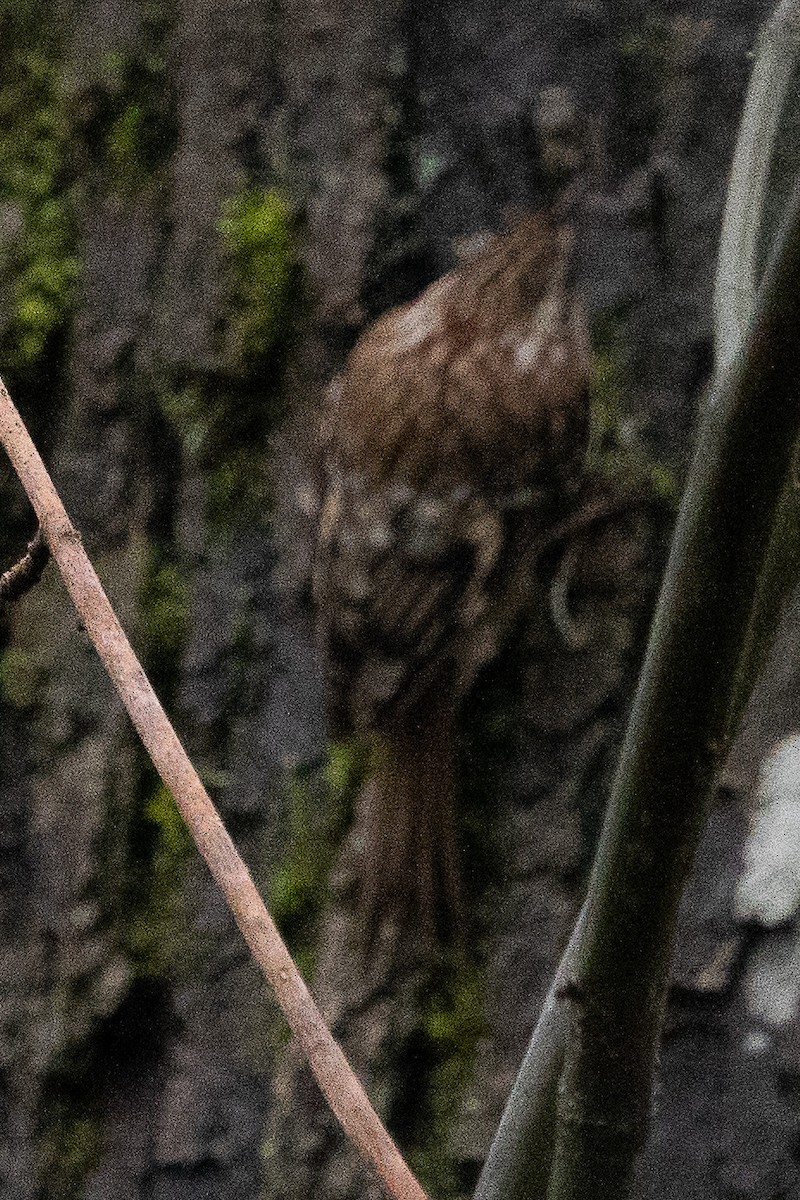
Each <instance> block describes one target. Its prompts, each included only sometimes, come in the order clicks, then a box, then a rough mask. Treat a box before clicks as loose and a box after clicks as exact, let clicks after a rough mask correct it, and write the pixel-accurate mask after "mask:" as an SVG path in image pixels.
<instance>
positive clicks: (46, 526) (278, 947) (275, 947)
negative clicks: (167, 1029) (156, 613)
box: [0, 380, 426, 1200]
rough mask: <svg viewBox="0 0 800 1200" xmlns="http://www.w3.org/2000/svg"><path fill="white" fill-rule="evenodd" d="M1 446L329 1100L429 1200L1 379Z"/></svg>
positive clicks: (383, 1172)
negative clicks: (241, 849)
mask: <svg viewBox="0 0 800 1200" xmlns="http://www.w3.org/2000/svg"><path fill="white" fill-rule="evenodd" d="M0 441H2V442H3V445H4V446H5V448H6V451H7V453H8V456H9V458H10V459H11V462H12V465H13V467H14V469H15V470H16V472H17V475H18V476H19V478H20V481H21V483H22V486H23V487H24V488H25V491H26V492H27V494H28V497H29V498H30V501H31V503H32V504H33V507H34V508H35V510H36V514H37V516H38V518H39V522H40V525H41V527H42V530H43V532H44V536H45V539H46V541H47V543H48V545H49V547H50V550H51V552H52V555H53V558H54V559H55V561H56V565H57V566H58V569H59V571H60V572H61V575H62V576H63V579H64V583H65V584H66V587H67V591H68V592H69V594H70V597H71V599H72V602H73V604H74V605H75V607H76V609H77V610H78V613H79V614H80V616H81V619H82V620H83V623H84V626H85V628H86V632H87V633H88V635H89V637H90V638H91V640H92V642H93V644H94V646H95V649H96V650H97V652H98V654H99V655H100V658H101V659H102V662H103V665H104V666H105V668H106V670H107V671H108V674H109V675H110V677H111V680H112V682H113V684H114V686H115V688H116V690H117V692H118V694H119V696H120V699H121V700H122V702H123V704H124V705H125V707H126V709H127V710H128V712H129V714H130V716H131V719H132V720H133V723H134V725H135V726H136V729H137V731H138V733H139V736H140V737H141V739H142V741H143V743H144V745H145V747H146V749H147V751H148V753H149V755H150V757H151V758H152V760H153V763H154V765H155V767H156V769H157V771H158V773H159V775H160V776H161V778H162V779H163V781H164V783H165V784H166V786H167V787H168V788H169V790H170V791H171V792H172V795H173V797H174V798H175V802H176V804H177V805H178V808H179V809H180V812H181V814H182V816H183V819H184V820H185V822H186V824H187V826H188V828H189V831H190V833H191V835H192V837H193V838H194V840H195V843H196V844H197V848H198V850H199V851H200V853H201V854H202V856H203V858H204V859H205V860H206V863H207V864H208V867H209V869H210V871H211V874H212V875H213V876H214V879H215V880H216V882H217V884H218V885H219V887H220V888H221V889H222V892H223V895H224V896H225V899H226V901H227V902H228V905H229V907H230V909H231V912H232V913H233V916H234V918H235V920H236V923H237V925H238V926H239V928H240V930H241V931H242V934H243V935H244V938H245V941H246V942H247V944H248V946H249V947H250V950H251V952H252V954H253V957H254V958H255V960H256V962H257V963H258V965H259V967H260V968H261V970H262V971H263V972H264V974H265V975H266V977H267V979H268V980H269V982H270V984H271V986H272V988H273V990H274V992H275V996H276V998H277V1000H278V1003H279V1005H280V1007H281V1009H282V1010H283V1013H284V1015H285V1017H286V1020H287V1021H288V1023H289V1027H290V1029H291V1030H292V1033H293V1034H294V1036H295V1037H296V1038H297V1041H298V1043H299V1045H300V1048H301V1049H302V1051H303V1053H304V1054H305V1055H306V1057H307V1059H308V1061H309V1063H310V1065H311V1069H312V1071H313V1072H314V1075H315V1076H316V1079H317V1082H318V1083H319V1086H320V1088H321V1090H322V1093H323V1095H324V1096H325V1099H326V1100H327V1102H328V1104H329V1105H330V1107H331V1109H332V1111H333V1112H334V1114H335V1115H336V1117H337V1119H338V1120H339V1123H340V1124H341V1126H342V1128H343V1130H344V1131H345V1133H346V1134H347V1135H348V1136H349V1137H350V1138H351V1139H352V1141H353V1143H354V1144H355V1146H356V1147H357V1149H358V1150H359V1152H360V1154H361V1155H362V1156H363V1157H364V1158H365V1159H366V1160H367V1161H368V1162H370V1163H371V1164H372V1165H373V1166H374V1168H375V1170H376V1171H377V1173H378V1175H379V1176H380V1178H381V1179H382V1180H383V1183H384V1184H385V1186H386V1189H387V1191H388V1192H389V1194H390V1195H391V1196H392V1197H394V1198H395V1200H426V1196H425V1193H424V1191H423V1190H422V1188H421V1187H420V1185H419V1183H418V1182H417V1180H416V1179H415V1178H414V1176H413V1174H412V1173H411V1171H410V1170H409V1168H408V1166H407V1165H406V1163H405V1162H404V1160H403V1158H402V1157H401V1155H400V1153H399V1151H398V1149H397V1147H396V1146H395V1144H394V1142H393V1141H392V1139H391V1137H390V1136H389V1134H388V1133H387V1131H386V1129H385V1128H384V1126H383V1124H382V1123H381V1121H380V1118H379V1117H378V1115H377V1113H376V1112H375V1110H374V1109H373V1108H372V1106H371V1104H370V1102H369V1100H368V1098H367V1095H366V1093H365V1091H364V1089H363V1087H362V1086H361V1084H360V1083H359V1081H358V1079H357V1078H356V1076H355V1074H354V1072H353V1070H352V1068H351V1067H350V1065H349V1063H348V1062H347V1059H346V1058H345V1056H344V1054H343V1053H342V1050H341V1048H340V1046H339V1045H338V1043H337V1042H336V1041H335V1040H334V1038H333V1037H332V1035H331V1033H330V1030H329V1029H328V1027H327V1025H326V1024H325V1022H324V1020H323V1018H322V1014H321V1013H320V1011H319V1009H318V1008H317V1006H316V1004H315V1002H314V1000H313V998H312V996H311V994H310V992H309V990H308V988H307V987H306V985H305V983H304V982H303V979H302V977H301V975H300V973H299V971H298V970H297V967H296V966H295V965H294V962H293V961H292V958H291V956H290V954H289V951H288V950H287V949H286V946H285V945H284V943H283V941H282V939H281V936H280V934H279V933H278V930H277V928H276V926H275V923H274V922H273V920H272V918H271V917H270V915H269V913H268V912H267V909H266V907H265V905H264V902H263V900H262V899H261V897H260V895H259V894H258V891H257V889H256V886H255V884H254V883H253V880H252V878H251V877H250V873H249V871H248V870H247V867H246V866H245V864H244V862H243V861H242V859H241V857H240V856H239V853H238V851H237V850H236V847H235V846H234V844H233V842H232V840H231V838H230V836H229V834H228V832H227V830H226V829H225V826H224V825H223V823H222V820H221V818H220V816H219V814H218V812H217V810H216V809H215V807H214V805H213V804H212V802H211V799H210V798H209V796H208V793H207V792H206V790H205V788H204V787H203V785H202V783H201V782H200V779H199V777H198V775H197V772H196V771H195V769H194V767H193V766H192V764H191V762H190V761H189V758H188V756H187V754H186V751H185V750H184V749H183V746H182V745H181V743H180V741H179V740H178V737H177V734H176V733H175V730H174V729H173V728H172V725H171V723H170V721H169V718H168V717H167V715H166V713H165V712H164V710H163V708H162V707H161V704H160V703H159V701H158V698H157V696H156V694H155V692H154V691H153V689H152V687H151V685H150V683H149V681H148V679H147V677H146V676H145V673H144V671H143V670H142V667H141V664H140V663H139V660H138V659H137V657H136V655H135V654H134V652H133V650H132V648H131V645H130V643H129V641H128V639H127V638H126V636H125V634H124V632H123V630H122V626H121V625H120V623H119V621H118V620H117V617H116V614H115V613H114V610H113V609H112V607H111V605H110V603H109V601H108V597H107V596H106V594H105V592H104V591H103V588H102V586H101V584H100V580H99V579H98V578H97V575H96V573H95V570H94V567H93V566H92V564H91V562H90V561H89V558H88V556H87V554H86V552H85V550H84V549H83V546H82V544H81V539H80V534H79V533H78V532H77V530H76V529H75V527H74V526H73V525H72V523H71V522H70V520H69V517H68V516H67V513H66V511H65V509H64V506H63V504H62V503H61V500H60V498H59V496H58V493H57V492H56V490H55V488H54V486H53V483H52V480H51V479H50V476H49V475H48V473H47V470H46V468H45V465H44V463H43V462H42V460H41V458H40V456H39V453H38V451H37V450H36V447H35V446H34V444H33V442H32V441H31V438H30V435H29V434H28V431H27V429H26V428H25V426H24V424H23V422H22V420H21V418H20V416H19V413H18V412H17V410H16V408H15V407H14V404H13V402H12V400H11V397H10V396H9V394H8V392H7V390H6V388H5V386H4V384H3V382H2V380H0Z"/></svg>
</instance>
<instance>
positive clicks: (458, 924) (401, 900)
mask: <svg viewBox="0 0 800 1200" xmlns="http://www.w3.org/2000/svg"><path fill="white" fill-rule="evenodd" d="M362 802H363V804H364V806H365V812H364V825H363V828H364V830H365V837H364V870H363V873H362V891H361V900H362V908H363V922H364V932H365V934H366V942H367V945H371V944H373V943H374V939H375V938H376V937H379V936H380V935H381V933H382V931H386V930H387V927H389V928H391V929H393V931H394V932H395V933H399V935H400V936H401V938H402V939H403V941H407V940H412V941H415V942H416V943H417V944H418V945H419V947H420V948H421V949H422V948H425V947H428V948H430V947H432V946H436V947H445V946H457V945H458V944H459V943H460V942H461V941H462V934H463V923H464V918H463V898H462V883H461V865H460V854H459V836H458V812H457V741H456V718H455V711H454V709H453V707H452V705H450V704H447V703H443V704H437V703H434V702H433V701H432V700H430V699H429V701H428V702H427V703H425V704H420V705H419V706H417V708H416V709H415V710H414V712H413V713H411V714H408V715H405V716H403V717H402V718H397V719H395V720H394V721H393V723H392V724H391V725H390V726H388V727H386V728H385V729H384V733H383V736H382V737H381V739H380V741H379V743H378V744H377V746H376V750H375V771H374V774H373V776H372V778H371V779H370V781H369V783H368V784H367V790H366V791H365V793H364V795H363V796H362Z"/></svg>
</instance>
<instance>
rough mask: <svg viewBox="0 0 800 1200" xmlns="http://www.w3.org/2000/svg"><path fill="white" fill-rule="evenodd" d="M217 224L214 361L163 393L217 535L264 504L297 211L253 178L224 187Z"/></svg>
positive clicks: (287, 332) (254, 518) (290, 313)
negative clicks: (202, 479)
mask: <svg viewBox="0 0 800 1200" xmlns="http://www.w3.org/2000/svg"><path fill="white" fill-rule="evenodd" d="M218 230H219V234H220V239H221V245H222V269H223V276H224V280H225V292H224V297H223V299H222V302H221V304H220V310H219V320H218V325H217V335H216V336H217V340H216V345H215V347H214V350H215V352H216V363H215V366H214V367H213V369H209V370H208V371H204V372H199V373H198V374H195V375H187V373H186V372H184V373H183V374H182V375H181V376H180V377H179V378H177V377H176V378H175V379H173V380H172V381H171V382H172V384H173V386H172V387H169V386H168V387H167V388H166V389H165V391H164V394H163V399H162V401H161V404H162V410H163V412H164V415H165V416H166V417H167V419H168V421H169V422H170V424H171V425H172V427H173V428H174V429H175V431H176V433H177V434H178V436H179V438H180V440H181V443H182V445H183V448H184V452H185V453H186V456H187V459H188V460H189V461H190V462H193V463H194V464H196V465H197V466H198V467H200V468H201V469H202V470H203V471H204V473H205V476H206V480H207V490H206V499H207V518H208V522H209V528H210V532H211V535H212V537H213V538H215V539H216V540H220V539H223V538H224V537H225V536H226V534H227V533H228V532H229V531H230V529H231V528H232V527H233V526H234V525H235V524H237V523H238V524H246V523H249V524H252V523H254V522H258V521H261V520H263V519H264V516H265V514H267V513H268V512H269V509H270V495H269V486H268V480H267V474H266V472H265V469H264V466H265V461H266V457H267V453H268V450H269V439H270V434H271V433H272V431H273V429H274V428H275V426H276V425H277V423H278V421H279V420H280V418H281V416H282V415H283V402H282V384H283V372H284V367H285V364H286V361H287V357H288V353H289V349H290V346H291V341H292V337H293V333H294V329H295V326H296V324H297V320H298V317H299V314H300V312H301V310H302V285H301V274H300V270H299V259H298V255H297V249H296V242H295V232H294V219H293V215H292V211H291V208H290V206H289V204H288V202H287V201H286V199H285V198H284V197H283V195H282V194H281V193H280V192H279V191H278V190H277V189H276V188H259V187H250V186H249V187H247V188H245V189H243V190H242V191H241V192H240V193H239V194H237V195H236V196H233V197H230V198H229V199H228V200H226V201H225V202H224V203H223V205H222V210H221V214H220V218H219V222H218Z"/></svg>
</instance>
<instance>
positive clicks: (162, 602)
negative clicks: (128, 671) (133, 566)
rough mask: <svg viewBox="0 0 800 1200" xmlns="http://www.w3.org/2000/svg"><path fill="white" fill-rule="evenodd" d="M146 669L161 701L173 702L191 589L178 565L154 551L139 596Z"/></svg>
mask: <svg viewBox="0 0 800 1200" xmlns="http://www.w3.org/2000/svg"><path fill="white" fill-rule="evenodd" d="M139 608H140V612H141V617H142V624H143V635H144V636H143V658H144V663H145V669H146V671H147V673H148V676H149V677H150V680H151V682H152V683H153V686H154V687H155V689H156V691H157V692H158V694H159V696H160V697H161V699H162V700H163V701H165V702H167V703H168V702H170V700H171V698H172V694H173V691H174V688H175V684H176V680H177V674H178V668H179V664H180V657H181V653H182V651H183V646H184V643H185V641H186V636H187V632H188V629H189V622H190V618H191V614H190V607H189V589H188V585H187V582H186V579H185V577H184V575H183V573H182V572H181V570H180V568H179V567H178V565H177V564H176V563H175V562H173V561H171V560H170V559H169V558H166V557H165V556H164V552H163V551H162V550H161V549H160V548H159V547H157V546H154V547H152V548H151V551H150V562H149V564H148V568H147V570H146V573H145V579H144V583H143V586H142V589H141V593H140V596H139Z"/></svg>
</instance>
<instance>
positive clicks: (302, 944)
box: [269, 742, 369, 976]
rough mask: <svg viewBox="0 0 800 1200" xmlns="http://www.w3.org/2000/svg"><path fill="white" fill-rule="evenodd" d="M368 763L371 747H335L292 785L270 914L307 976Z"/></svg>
mask: <svg viewBox="0 0 800 1200" xmlns="http://www.w3.org/2000/svg"><path fill="white" fill-rule="evenodd" d="M368 761H369V753H368V750H367V748H366V747H364V746H361V745H354V744H352V743H349V742H347V743H345V742H336V743H333V744H332V745H331V746H330V747H329V754H328V758H327V761H326V763H325V764H324V765H323V766H321V765H320V764H319V763H318V762H314V763H311V764H304V765H300V766H298V767H296V768H295V769H294V771H292V772H291V773H290V775H289V777H288V780H287V784H286V793H287V802H288V803H287V807H288V816H289V839H288V845H287V849H286V853H285V855H284V858H283V860H282V861H281V862H280V863H278V864H277V866H276V867H275V868H274V870H273V873H272V877H271V880H270V888H269V909H270V912H271V913H272V915H273V917H274V919H275V921H276V923H277V925H278V927H279V929H280V930H281V933H282V934H283V935H284V937H285V938H286V940H287V942H288V944H289V948H290V949H291V951H292V953H293V954H294V955H295V958H296V960H297V962H298V965H299V966H300V967H301V969H302V970H303V973H304V974H306V975H307V976H308V975H310V974H311V973H313V967H314V938H315V934H316V928H317V922H318V918H319V915H320V913H321V911H322V907H323V905H324V903H325V901H326V899H327V895H328V877H329V874H330V869H331V866H332V865H333V861H334V858H335V855H336V851H337V849H338V846H339V844H340V842H341V838H342V834H343V833H344V830H345V829H346V827H347V825H348V824H349V822H350V820H351V819H352V810H353V803H354V801H355V798H356V796H357V795H358V792H359V790H360V789H361V787H363V784H364V780H365V778H366V775H367V771H368Z"/></svg>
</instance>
